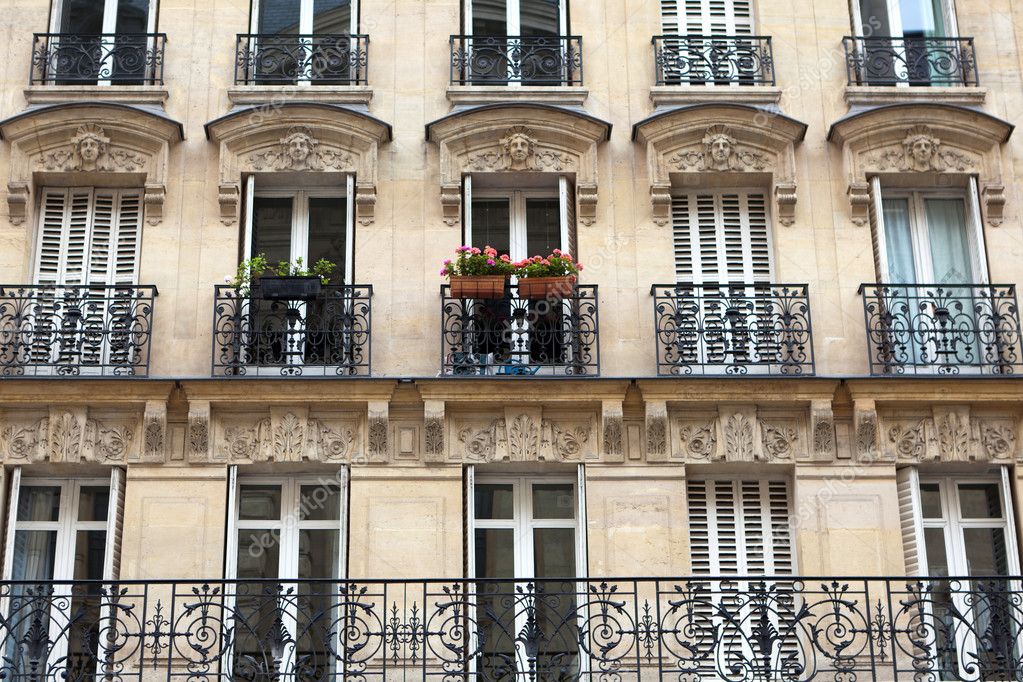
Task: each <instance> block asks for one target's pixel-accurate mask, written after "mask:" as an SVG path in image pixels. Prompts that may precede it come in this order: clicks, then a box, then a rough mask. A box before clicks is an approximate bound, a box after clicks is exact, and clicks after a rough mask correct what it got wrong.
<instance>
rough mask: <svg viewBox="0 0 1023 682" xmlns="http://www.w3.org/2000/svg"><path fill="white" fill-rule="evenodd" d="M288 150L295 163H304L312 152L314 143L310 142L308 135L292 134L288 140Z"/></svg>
mask: <svg viewBox="0 0 1023 682" xmlns="http://www.w3.org/2000/svg"><path fill="white" fill-rule="evenodd" d="M287 152H288V156H289V157H291V160H292V161H293V162H294V163H296V164H301V163H304V162H305V160H306V159H307V158H309V154H310V153H311V152H312V145H311V144H310V143H309V138H308V136H306V135H304V134H302V133H296V134H295V135H292V136H291V137H290V138H289V139H288V141H287Z"/></svg>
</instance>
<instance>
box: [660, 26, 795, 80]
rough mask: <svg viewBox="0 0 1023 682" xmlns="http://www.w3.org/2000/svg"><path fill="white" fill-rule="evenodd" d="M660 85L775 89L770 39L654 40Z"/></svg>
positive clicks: (697, 37) (695, 37) (690, 37)
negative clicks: (736, 86)
mask: <svg viewBox="0 0 1023 682" xmlns="http://www.w3.org/2000/svg"><path fill="white" fill-rule="evenodd" d="M653 44H654V69H655V74H654V80H655V82H656V83H657V85H682V84H685V85H732V84H737V85H774V83H775V81H774V55H773V53H772V52H771V38H770V36H704V35H666V36H654V39H653Z"/></svg>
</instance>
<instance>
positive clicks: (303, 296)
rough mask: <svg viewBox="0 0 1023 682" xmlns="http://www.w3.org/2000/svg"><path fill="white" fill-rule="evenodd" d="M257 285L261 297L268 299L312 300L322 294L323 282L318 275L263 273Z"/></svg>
mask: <svg viewBox="0 0 1023 682" xmlns="http://www.w3.org/2000/svg"><path fill="white" fill-rule="evenodd" d="M256 287H257V289H258V291H259V297H260V298H262V299H264V300H266V301H312V300H314V299H315V298H316V297H317V296H319V295H320V291H321V290H322V288H323V282H322V280H321V279H320V278H319V276H317V275H313V276H309V277H280V276H275V275H263V276H262V277H260V278H259V280H258V282H257V285H256Z"/></svg>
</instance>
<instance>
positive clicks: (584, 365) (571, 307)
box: [441, 284, 600, 377]
mask: <svg viewBox="0 0 1023 682" xmlns="http://www.w3.org/2000/svg"><path fill="white" fill-rule="evenodd" d="M597 330H598V323H597V287H596V285H593V284H589V285H583V284H576V285H574V286H573V287H572V290H571V291H570V292H568V293H567V295H566V296H564V297H563V298H560V299H557V300H554V299H548V300H525V299H521V298H519V297H518V286H517V285H515V284H512V285H510V286H509V289H508V293H507V295H506V296H505V297H504V298H501V299H462V298H454V297H452V296H451V288H450V286H449V285H446V284H445V285H442V286H441V374H443V375H454V376H505V377H510V376H533V375H541V376H544V375H546V376H551V375H553V376H573V377H582V376H586V377H589V376H597V375H599V374H600V346H599V343H598V337H597Z"/></svg>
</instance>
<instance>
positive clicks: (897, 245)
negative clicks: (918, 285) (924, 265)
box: [882, 198, 917, 284]
mask: <svg viewBox="0 0 1023 682" xmlns="http://www.w3.org/2000/svg"><path fill="white" fill-rule="evenodd" d="M882 210H883V211H884V233H885V234H884V238H885V247H886V248H885V251H886V255H887V256H888V281H889V282H891V283H892V284H913V283H915V282H916V281H917V273H916V266H915V265H914V259H913V237H912V235H911V234H910V225H909V199H904V198H895V199H885V200H883V201H882Z"/></svg>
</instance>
